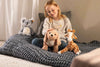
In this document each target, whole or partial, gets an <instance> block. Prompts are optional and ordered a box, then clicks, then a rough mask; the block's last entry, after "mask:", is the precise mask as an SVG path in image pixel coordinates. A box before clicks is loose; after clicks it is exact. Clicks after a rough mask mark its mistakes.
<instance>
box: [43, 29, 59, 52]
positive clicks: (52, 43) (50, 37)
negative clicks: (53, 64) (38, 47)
mask: <svg viewBox="0 0 100 67" xmlns="http://www.w3.org/2000/svg"><path fill="white" fill-rule="evenodd" d="M59 45H61V40H60V39H59V35H58V32H57V31H56V30H54V29H49V30H48V31H47V32H46V34H45V36H44V42H43V47H42V49H44V50H48V46H49V47H53V52H58V46H59Z"/></svg>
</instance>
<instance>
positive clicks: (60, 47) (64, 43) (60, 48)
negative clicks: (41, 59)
mask: <svg viewBox="0 0 100 67" xmlns="http://www.w3.org/2000/svg"><path fill="white" fill-rule="evenodd" d="M66 46H67V43H66V42H64V41H61V45H60V46H59V51H60V50H62V49H64V48H65V47H66Z"/></svg>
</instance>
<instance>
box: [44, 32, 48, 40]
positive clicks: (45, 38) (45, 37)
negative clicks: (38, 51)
mask: <svg viewBox="0 0 100 67" xmlns="http://www.w3.org/2000/svg"><path fill="white" fill-rule="evenodd" d="M47 39H48V38H47V33H46V34H45V36H44V42H47Z"/></svg>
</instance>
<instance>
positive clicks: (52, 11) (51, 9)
mask: <svg viewBox="0 0 100 67" xmlns="http://www.w3.org/2000/svg"><path fill="white" fill-rule="evenodd" d="M58 9H59V8H58V7H57V6H54V5H47V6H46V12H47V14H48V15H49V16H50V17H52V18H53V19H57V17H58Z"/></svg>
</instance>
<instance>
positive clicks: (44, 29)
mask: <svg viewBox="0 0 100 67" xmlns="http://www.w3.org/2000/svg"><path fill="white" fill-rule="evenodd" d="M49 28H50V24H49V19H48V18H45V20H44V24H43V29H42V34H43V35H45V33H46V32H47V30H48V29H49Z"/></svg>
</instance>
